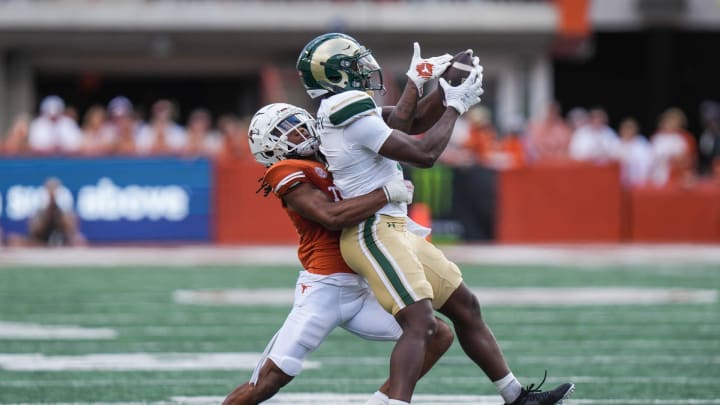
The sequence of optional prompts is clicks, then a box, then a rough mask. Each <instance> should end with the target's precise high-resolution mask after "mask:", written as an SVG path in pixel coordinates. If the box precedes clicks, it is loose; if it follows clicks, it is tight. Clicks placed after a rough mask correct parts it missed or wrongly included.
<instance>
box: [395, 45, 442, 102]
mask: <svg viewBox="0 0 720 405" xmlns="http://www.w3.org/2000/svg"><path fill="white" fill-rule="evenodd" d="M451 60H452V56H451V55H448V54H447V53H446V54H445V55H441V56H435V57H433V58H427V59H425V58H423V57H422V56H420V44H419V43H417V42H415V43H413V57H412V61H410V68H409V69H408V71H407V73H405V74H406V75H407V77H408V78H409V79H410V80H412V82H413V83H415V86H417V88H418V92H420V95H421V96H422V92H423V85H424V84H425V83H427V82H428V81H429V80H431V79H435V78H437V77H439V76H440V75H441V74H443V72H445V69H447V68H448V66H450V61H451Z"/></svg>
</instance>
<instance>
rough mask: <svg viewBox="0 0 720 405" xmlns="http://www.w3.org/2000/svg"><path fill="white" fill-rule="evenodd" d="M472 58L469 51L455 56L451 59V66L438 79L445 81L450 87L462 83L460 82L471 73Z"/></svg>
mask: <svg viewBox="0 0 720 405" xmlns="http://www.w3.org/2000/svg"><path fill="white" fill-rule="evenodd" d="M472 58H473V53H472V50H470V49H468V50H467V51H462V52H460V53H458V54H456V55H455V56H454V57H453V58H452V63H451V65H450V66H449V67H448V68H447V69H446V70H445V72H443V74H442V75H441V76H440V77H442V78H444V79H445V80H447V82H448V84H450V85H451V86H457V85H458V84H460V83H462V81H463V80H465V78H466V77H468V75H469V74H470V72H471V71H472V68H473V66H472Z"/></svg>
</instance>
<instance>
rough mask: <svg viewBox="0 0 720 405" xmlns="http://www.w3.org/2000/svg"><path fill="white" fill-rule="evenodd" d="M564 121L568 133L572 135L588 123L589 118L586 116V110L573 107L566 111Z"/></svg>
mask: <svg viewBox="0 0 720 405" xmlns="http://www.w3.org/2000/svg"><path fill="white" fill-rule="evenodd" d="M565 121H566V123H567V125H568V126H569V127H570V133H571V134H574V133H575V131H577V130H578V129H580V127H583V126H585V125H587V124H588V123H589V122H590V116H589V115H588V112H587V110H586V109H584V108H582V107H575V108H573V109H571V110H570V111H568V113H567V117H566V119H565ZM571 137H572V135H571Z"/></svg>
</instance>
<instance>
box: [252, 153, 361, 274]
mask: <svg viewBox="0 0 720 405" xmlns="http://www.w3.org/2000/svg"><path fill="white" fill-rule="evenodd" d="M263 180H264V181H265V183H266V184H268V185H269V186H270V187H272V192H273V193H274V194H275V195H276V196H277V197H278V198H282V196H283V195H285V194H286V193H287V192H288V191H290V190H291V189H292V188H293V187H295V186H297V185H298V184H300V183H310V184H312V185H314V186H315V187H317V188H319V189H320V190H322V191H323V192H325V193H326V194H327V195H328V196H329V197H330V198H332V199H333V200H335V201H337V200H339V199H340V193H339V192H338V191H337V190H336V189H335V186H334V185H333V181H332V176H331V175H330V172H328V171H327V170H325V166H324V165H323V164H322V163H320V162H316V161H314V160H299V159H286V160H281V161H279V162H278V163H275V164H274V165H272V166H270V168H269V169H268V170H267V171H266V172H265V178H264V179H263ZM283 208H284V209H285V212H287V214H288V216H289V217H290V219H291V220H292V222H293V224H294V225H295V229H296V230H297V232H298V234H299V235H300V246H298V258H299V259H300V263H302V265H303V267H304V268H305V269H306V270H307V271H309V272H311V273H315V274H325V275H327V274H333V273H353V271H352V270H350V268H349V267H348V266H347V264H345V261H344V260H343V258H342V256H341V254H340V232H339V231H331V230H329V229H326V228H325V227H323V226H322V225H320V224H318V223H315V222H313V221H310V220H308V219H305V218H304V217H302V216H300V215H299V214H298V213H297V212H295V211H293V210H291V209H289V208H288V207H287V206H286V205H285V203H284V202H283Z"/></svg>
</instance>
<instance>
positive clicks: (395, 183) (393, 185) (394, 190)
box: [383, 179, 415, 204]
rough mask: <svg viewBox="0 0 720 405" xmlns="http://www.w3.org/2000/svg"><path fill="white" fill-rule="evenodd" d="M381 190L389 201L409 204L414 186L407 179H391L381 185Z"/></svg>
mask: <svg viewBox="0 0 720 405" xmlns="http://www.w3.org/2000/svg"><path fill="white" fill-rule="evenodd" d="M383 191H384V192H385V197H386V198H387V201H388V202H389V203H400V204H410V203H411V202H412V199H413V193H414V192H415V186H414V185H413V184H412V182H410V181H409V180H402V179H399V180H392V181H390V182H388V183H386V184H385V185H384V186H383Z"/></svg>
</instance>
